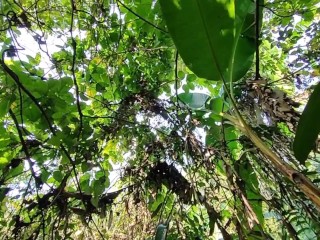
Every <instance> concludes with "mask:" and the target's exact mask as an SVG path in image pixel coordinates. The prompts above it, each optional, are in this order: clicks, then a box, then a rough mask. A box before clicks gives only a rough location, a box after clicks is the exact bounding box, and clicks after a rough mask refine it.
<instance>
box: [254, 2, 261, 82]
mask: <svg viewBox="0 0 320 240" xmlns="http://www.w3.org/2000/svg"><path fill="white" fill-rule="evenodd" d="M259 8H260V6H259V0H256V14H255V34H256V38H255V44H256V77H255V80H258V79H260V77H261V76H260V69H259V65H260V55H259V37H260V34H259V25H260V21H259V18H260V9H259Z"/></svg>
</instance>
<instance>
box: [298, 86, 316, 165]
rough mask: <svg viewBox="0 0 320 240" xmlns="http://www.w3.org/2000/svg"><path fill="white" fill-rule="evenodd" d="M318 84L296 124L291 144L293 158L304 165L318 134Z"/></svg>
mask: <svg viewBox="0 0 320 240" xmlns="http://www.w3.org/2000/svg"><path fill="white" fill-rule="evenodd" d="M319 107H320V83H319V84H318V85H317V86H316V87H315V89H314V91H313V93H312V94H311V96H310V98H309V101H308V103H307V105H306V107H305V109H304V111H303V113H302V115H301V118H300V120H299V123H298V127H297V133H296V137H295V139H294V142H293V151H294V155H295V157H296V158H297V159H298V160H299V162H300V163H302V164H305V161H306V159H307V158H308V155H309V153H310V151H311V150H312V149H313V148H314V146H315V141H316V139H317V137H318V134H319V132H320V111H319Z"/></svg>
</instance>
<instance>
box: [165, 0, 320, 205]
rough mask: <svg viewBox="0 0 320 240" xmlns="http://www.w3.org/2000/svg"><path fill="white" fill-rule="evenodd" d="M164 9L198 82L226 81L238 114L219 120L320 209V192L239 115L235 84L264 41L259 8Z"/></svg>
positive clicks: (213, 3) (204, 1) (186, 2)
mask: <svg viewBox="0 0 320 240" xmlns="http://www.w3.org/2000/svg"><path fill="white" fill-rule="evenodd" d="M261 3H262V2H259V4H261ZM160 5H161V8H162V12H163V17H164V19H165V21H166V24H167V27H168V30H169V33H170V35H171V37H172V39H173V41H174V43H175V45H176V48H177V50H178V52H179V54H180V56H181V58H182V59H183V61H184V63H185V64H186V65H187V67H188V68H189V69H190V70H191V71H193V72H194V73H195V74H196V75H197V76H198V77H201V78H206V79H207V80H214V81H222V82H223V85H224V89H225V92H226V93H227V95H228V96H229V99H230V101H231V105H232V106H233V109H234V115H233V116H231V115H228V114H225V113H220V115H222V116H223V117H224V118H225V119H227V120H229V121H230V122H231V123H232V124H233V125H235V126H236V127H237V128H238V129H239V130H240V131H242V132H243V133H244V134H245V135H246V136H247V137H248V138H249V139H250V140H251V141H252V142H253V143H254V144H255V146H256V147H257V148H259V149H260V151H261V152H262V153H263V154H264V155H265V156H266V157H267V158H268V159H269V160H270V162H271V163H272V165H273V167H274V169H276V170H278V171H280V172H281V173H282V174H283V175H284V176H285V177H287V178H288V179H289V180H290V181H292V182H293V183H294V184H295V185H296V186H297V188H299V189H300V190H301V191H302V192H303V193H304V194H305V195H306V196H307V197H309V199H310V200H311V201H312V202H313V203H314V204H315V205H316V206H317V207H318V208H319V209H320V190H319V189H318V188H317V187H316V186H315V185H314V184H313V183H312V182H311V181H310V180H309V179H308V178H307V177H306V176H305V175H303V174H302V173H300V172H298V171H297V170H295V169H294V168H293V167H291V165H289V164H288V163H286V162H285V161H283V160H282V159H281V158H280V157H279V156H277V155H276V154H275V153H274V152H273V151H272V150H271V149H270V148H269V146H268V145H266V143H265V142H264V141H262V139H260V138H259V137H258V136H257V134H256V133H255V132H254V131H253V130H252V129H251V127H250V126H249V125H248V124H247V123H246V121H245V120H244V118H243V117H242V115H241V113H240V112H239V111H238V108H237V104H236V101H235V100H234V97H233V82H234V81H237V80H240V79H241V78H242V77H243V76H244V75H245V74H246V72H247V71H248V70H249V69H250V67H251V65H252V63H253V58H254V54H255V53H256V46H257V45H256V43H257V41H258V36H259V33H258V31H259V27H256V26H257V25H258V23H259V24H261V21H262V14H261V10H260V9H259V7H257V6H259V5H258V4H257V5H255V3H254V2H253V1H252V0H241V1H236V0H160ZM257 8H258V11H255V10H256V9H257ZM258 13H260V14H258ZM256 16H259V17H256Z"/></svg>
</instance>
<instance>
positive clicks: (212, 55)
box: [160, 0, 255, 80]
mask: <svg viewBox="0 0 320 240" xmlns="http://www.w3.org/2000/svg"><path fill="white" fill-rule="evenodd" d="M160 4H161V7H162V11H163V15H164V18H165V20H166V23H167V26H168V29H169V32H170V34H171V37H172V38H173V40H174V43H175V45H176V47H177V48H178V51H179V53H180V55H181V57H182V59H183V60H184V62H185V64H186V65H187V66H188V67H189V68H190V69H191V70H192V71H193V72H194V73H195V74H197V75H198V76H199V77H203V78H206V79H209V80H222V78H224V79H231V78H232V79H239V78H240V77H242V76H243V75H244V74H245V73H246V72H247V71H248V69H249V68H250V66H251V64H252V55H253V53H254V46H255V45H254V42H255V41H254V40H253V41H252V38H251V37H250V35H249V32H250V30H252V28H253V27H254V18H252V16H254V15H253V13H252V9H254V8H252V6H254V5H253V2H251V1H250V0H243V1H234V0H230V1H229V0H228V1H227V0H221V1H217V0H216V1H212V0H190V1H181V0H180V1H179V0H160Z"/></svg>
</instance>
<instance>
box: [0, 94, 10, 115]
mask: <svg viewBox="0 0 320 240" xmlns="http://www.w3.org/2000/svg"><path fill="white" fill-rule="evenodd" d="M9 108H10V99H9V98H1V100H0V118H2V117H4V115H6V114H7V113H8V111H9Z"/></svg>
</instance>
